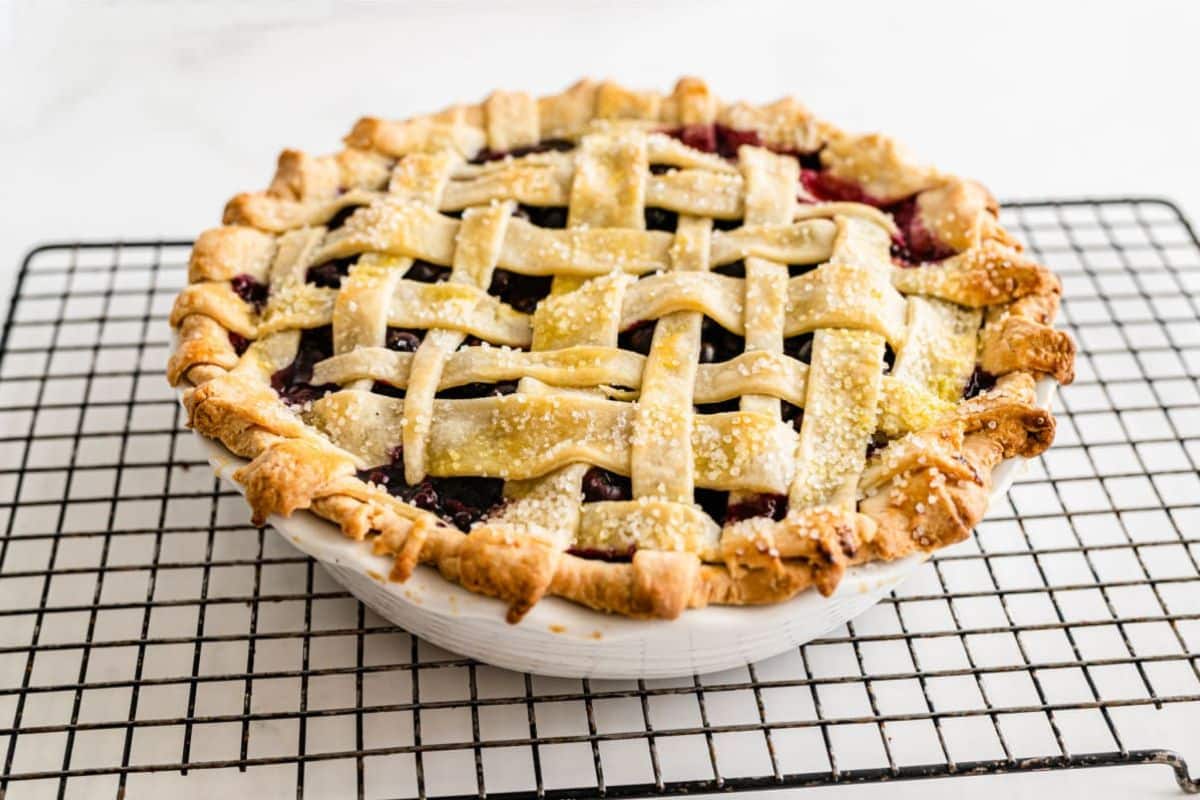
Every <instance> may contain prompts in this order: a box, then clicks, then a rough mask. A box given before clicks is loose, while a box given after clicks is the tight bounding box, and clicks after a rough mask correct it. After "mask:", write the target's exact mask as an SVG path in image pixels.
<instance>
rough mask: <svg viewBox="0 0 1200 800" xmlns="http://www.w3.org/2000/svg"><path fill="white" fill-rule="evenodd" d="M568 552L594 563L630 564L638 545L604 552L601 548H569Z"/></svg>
mask: <svg viewBox="0 0 1200 800" xmlns="http://www.w3.org/2000/svg"><path fill="white" fill-rule="evenodd" d="M567 552H568V553H570V554H571V555H573V556H579V557H580V558H586V559H590V560H592V561H614V562H628V561H632V560H633V554H634V553H636V552H637V545H632V544H631V545H629V547H627V548H625V549H624V550H603V549H601V548H599V547H569V548H567Z"/></svg>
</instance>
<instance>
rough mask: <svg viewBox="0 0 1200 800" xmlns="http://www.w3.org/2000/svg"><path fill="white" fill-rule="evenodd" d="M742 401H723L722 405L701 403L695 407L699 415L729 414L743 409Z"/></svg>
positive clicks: (734, 399) (732, 399) (732, 398)
mask: <svg viewBox="0 0 1200 800" xmlns="http://www.w3.org/2000/svg"><path fill="white" fill-rule="evenodd" d="M741 406H742V404H741V401H740V400H738V398H736V397H731V398H730V399H728V400H722V401H721V402H720V403H701V404H700V405H697V406H694V407H693V408H694V409H695V411H696V413H697V414H729V413H731V412H734V411H737V410H738V409H739V408H741Z"/></svg>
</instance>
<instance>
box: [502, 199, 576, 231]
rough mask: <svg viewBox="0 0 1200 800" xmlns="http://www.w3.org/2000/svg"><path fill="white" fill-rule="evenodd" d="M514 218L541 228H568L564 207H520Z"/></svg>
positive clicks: (514, 213)
mask: <svg viewBox="0 0 1200 800" xmlns="http://www.w3.org/2000/svg"><path fill="white" fill-rule="evenodd" d="M513 216H514V217H518V218H520V219H523V220H528V221H529V222H531V223H533V224H534V225H536V226H538V227H539V228H565V227H567V209H566V207H564V206H546V207H540V206H527V205H520V206H518V207H517V210H516V211H514V212H513Z"/></svg>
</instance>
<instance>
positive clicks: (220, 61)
mask: <svg viewBox="0 0 1200 800" xmlns="http://www.w3.org/2000/svg"><path fill="white" fill-rule="evenodd" d="M0 8H5V9H6V12H7V13H6V14H5V16H3V17H0V47H2V48H3V54H2V57H0V101H2V103H3V105H2V108H3V109H4V112H3V114H2V115H0V154H2V155H0V166H2V167H3V170H2V171H0V175H2V176H3V177H2V179H0V180H2V186H3V189H2V190H0V220H2V221H0V298H6V297H7V294H8V291H9V287H10V283H11V279H12V273H13V272H14V271H15V269H16V267H17V265H18V262H19V259H20V256H21V254H22V253H24V252H25V251H26V250H28V249H29V248H30V247H31V246H33V245H34V244H36V243H38V242H42V241H46V240H62V239H75V238H114V237H125V238H139V237H166V238H175V237H180V238H187V237H190V236H192V235H194V234H195V232H197V231H198V230H200V229H202V228H204V227H207V226H211V225H213V224H216V223H217V222H218V221H219V217H220V210H221V207H222V204H223V203H224V201H225V200H226V199H227V198H228V197H229V196H230V195H231V194H233V193H234V192H235V191H239V190H245V189H256V188H261V187H262V186H264V185H265V184H266V182H267V181H268V180H269V178H270V175H271V172H272V169H273V162H274V157H275V155H276V153H277V151H278V150H279V149H281V148H282V147H284V146H289V147H297V148H300V149H306V150H309V151H312V152H324V151H330V150H334V149H336V148H337V147H338V144H339V138H340V137H341V136H342V135H343V134H344V133H346V132H347V131H348V130H349V127H350V125H351V123H352V122H353V120H354V119H355V118H357V117H358V116H360V115H362V114H375V115H381V116H398V117H402V116H407V115H410V114H413V113H417V112H421V111H427V110H432V109H435V108H440V107H441V106H443V105H446V104H447V103H448V102H450V101H455V100H475V99H480V98H482V97H483V96H484V95H485V94H486V93H487V92H488V91H489V90H490V89H491V88H493V87H497V86H499V87H505V88H524V89H528V90H531V91H534V92H543V93H544V92H551V91H557V90H560V89H562V88H564V87H565V86H566V85H567V84H569V83H571V82H572V81H574V80H575V79H576V78H577V77H579V76H582V75H592V76H597V77H612V78H615V79H617V80H620V81H622V82H624V83H627V84H629V85H632V86H644V87H658V88H660V89H662V90H667V89H669V88H670V86H671V84H672V83H673V81H674V79H675V78H676V77H677V76H678V75H680V74H683V73H687V74H697V75H701V76H704V77H705V78H706V79H707V80H708V81H709V82H710V83H711V84H712V85H713V86H714V87H715V89H716V91H717V92H718V93H719V94H720V95H722V96H724V97H728V98H737V97H744V98H747V99H751V100H759V101H765V100H770V99H773V98H775V97H777V96H779V95H781V94H784V93H794V94H796V95H798V96H799V97H801V98H802V99H803V100H804V101H805V102H806V103H807V104H808V105H809V106H810V107H811V108H812V109H814V110H815V111H817V112H818V113H819V114H821V115H822V116H824V117H827V118H829V119H832V120H834V121H836V122H838V123H840V124H841V125H842V126H844V127H846V128H849V129H859V130H871V129H880V130H885V131H888V132H890V133H892V134H894V135H895V136H897V137H898V138H900V139H901V140H903V141H905V142H907V143H908V144H909V145H910V146H911V147H912V149H913V150H914V151H916V152H917V153H918V154H920V155H922V156H925V157H929V158H930V160H933V161H936V163H937V164H938V165H939V166H940V167H942V168H944V169H946V170H949V171H956V172H960V173H963V174H967V175H971V176H973V177H977V178H979V179H981V180H982V181H983V182H984V183H986V184H987V185H989V186H990V187H991V188H992V189H993V191H994V192H995V193H996V194H997V195H998V196H1000V197H1001V198H1009V199H1016V198H1031V197H1041V196H1050V195H1053V196H1074V195H1084V194H1089V195H1115V194H1122V195H1123V194H1154V195H1165V196H1167V197H1170V198H1172V199H1174V200H1176V201H1178V202H1179V203H1180V204H1181V205H1182V206H1183V208H1184V210H1185V212H1188V211H1191V212H1196V213H1200V212H1198V211H1197V210H1198V209H1200V180H1198V179H1200V175H1198V174H1197V166H1198V159H1197V158H1196V156H1195V152H1196V142H1197V141H1200V114H1198V113H1197V111H1196V103H1197V99H1196V98H1195V96H1194V85H1195V82H1196V77H1197V76H1198V75H1200V47H1198V46H1197V42H1196V39H1197V36H1198V34H1200V4H1196V3H1184V2H1178V3H1165V2H1148V1H1147V0H1136V2H1135V1H1133V0H1130V1H1128V2H1123V3H1113V4H1106V3H1086V4H1085V3H1051V2H1048V1H1047V0H1041V1H1040V2H1014V1H1013V0H1006V2H1002V3H988V4H967V3H959V4H951V3H944V4H936V3H928V2H915V1H914V0H905V2H897V3H883V2H879V3H874V4H872V3H864V2H856V3H822V4H801V3H798V2H791V3H782V4H766V3H753V2H746V0H738V1H737V2H680V3H675V2H657V3H653V4H634V3H616V2H609V3H576V4H567V3H533V2H525V3H511V4H507V5H505V4H502V3H498V2H488V3H470V2H459V3H446V4H439V5H435V6H429V5H417V4H393V5H372V6H366V5H361V6H342V5H338V4H334V3H311V4H306V5H302V4H299V3H293V4H276V3H260V4H256V5H254V6H253V7H248V4H247V5H245V6H244V5H239V4H234V3H228V4H226V3H219V2H212V3H204V4H195V5H184V4H181V3H158V4H151V3H140V2H116V3H108V4H103V5H100V4H88V5H84V4H80V5H77V6H69V5H62V4H57V3H39V4H37V6H36V7H35V6H34V5H33V4H32V3H30V4H26V3H16V4H14V5H9V6H7V7H5V6H4V5H3V3H0ZM1173 789H1174V782H1173V781H1172V780H1171V779H1170V777H1169V776H1168V774H1167V770H1166V769H1165V768H1162V767H1156V768H1151V767H1141V768H1129V769H1121V770H1107V771H1092V772H1090V773H1078V772H1077V773H1065V774H1064V773H1058V774H1051V775H1028V776H1019V777H1003V778H984V779H970V780H955V781H940V782H932V783H931V782H922V783H918V784H904V785H896V784H893V785H884V786H878V787H856V788H848V789H846V788H841V789H836V790H827V791H815V792H810V793H801V792H794V793H789V792H780V793H773V794H771V795H770V796H772V797H780V798H783V797H799V796H801V795H802V796H804V797H810V796H811V797H838V798H843V797H846V798H848V797H855V798H857V797H864V798H875V797H888V798H901V797H903V798H907V797H917V796H918V795H919V796H921V797H924V798H932V797H958V796H961V795H963V794H964V793H971V794H972V796H978V797H987V798H992V797H997V798H998V797H1006V798H1007V797H1041V796H1045V795H1049V794H1050V793H1051V792H1056V793H1069V795H1068V796H1076V795H1081V794H1083V793H1084V792H1091V793H1092V794H1094V795H1096V796H1103V797H1146V796H1148V794H1147V793H1148V792H1150V793H1161V794H1162V796H1171V795H1172V791H1173ZM1154 796H1158V795H1157V794H1155V795H1154Z"/></svg>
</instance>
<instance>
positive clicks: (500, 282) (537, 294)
mask: <svg viewBox="0 0 1200 800" xmlns="http://www.w3.org/2000/svg"><path fill="white" fill-rule="evenodd" d="M553 281H554V278H553V276H551V275H522V274H520V273H519V272H510V271H509V270H506V269H497V270H496V271H495V272H493V273H492V282H491V285H489V286H488V294H490V295H494V296H496V297H499V298H500V299H501V300H503V301H504V302H505V303H508V304H509V305H510V306H512V307H513V308H515V309H516V310H517V311H520V312H522V313H525V314H532V313H533V312H534V310H535V309H537V305H538V303H540V302H541V301H542V300H543V299H544V298H545V297H547V296H548V295H549V294H550V285H551V283H553Z"/></svg>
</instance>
